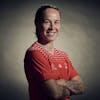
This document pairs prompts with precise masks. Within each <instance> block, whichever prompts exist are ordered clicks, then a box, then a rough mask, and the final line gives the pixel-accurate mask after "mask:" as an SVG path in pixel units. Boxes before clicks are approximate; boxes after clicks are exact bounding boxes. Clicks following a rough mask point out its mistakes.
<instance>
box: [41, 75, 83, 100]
mask: <svg viewBox="0 0 100 100" xmlns="http://www.w3.org/2000/svg"><path fill="white" fill-rule="evenodd" d="M43 88H44V91H45V93H46V95H48V96H50V97H52V98H53V99H64V98H66V97H69V96H71V95H78V94H82V93H83V91H84V86H83V82H82V80H81V78H80V76H75V77H74V78H72V79H71V80H64V79H59V80H53V79H50V80H47V81H45V82H44V84H43Z"/></svg>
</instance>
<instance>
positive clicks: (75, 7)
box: [0, 0, 100, 100]
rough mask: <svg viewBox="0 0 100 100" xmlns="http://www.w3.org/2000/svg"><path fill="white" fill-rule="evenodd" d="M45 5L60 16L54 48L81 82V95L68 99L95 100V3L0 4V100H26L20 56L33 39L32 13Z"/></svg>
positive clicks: (98, 23) (98, 28) (98, 48)
mask: <svg viewBox="0 0 100 100" xmlns="http://www.w3.org/2000/svg"><path fill="white" fill-rule="evenodd" d="M48 3H49V4H53V5H55V6H57V7H58V8H60V9H61V13H62V28H61V32H60V36H59V38H58V39H57V41H56V42H55V45H56V47H58V48H60V49H62V50H64V51H66V52H68V54H69V56H70V58H71V60H72V63H73V65H74V66H75V68H76V69H77V70H78V72H79V73H80V75H81V77H82V78H83V80H84V82H85V93H84V94H83V95H81V96H73V97H71V98H72V100H99V99H100V75H99V73H100V71H99V67H100V54H99V52H100V40H99V39H100V7H99V6H100V3H99V0H94V1H93V0H32V1H31V0H27V1H25V0H23V1H21V0H12V1H11V0H8V1H7V0H3V1H0V100H28V89H27V88H28V84H27V80H26V77H25V74H24V67H23V59H24V54H25V51H26V49H27V48H28V47H29V46H30V45H31V44H32V43H33V42H34V41H35V40H36V36H35V35H34V33H35V27H34V24H33V22H34V14H35V11H36V9H37V8H38V7H39V6H40V5H41V4H48Z"/></svg>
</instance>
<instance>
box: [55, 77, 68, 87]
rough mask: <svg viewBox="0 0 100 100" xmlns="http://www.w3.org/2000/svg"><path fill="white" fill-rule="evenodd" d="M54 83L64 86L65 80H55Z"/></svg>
mask: <svg viewBox="0 0 100 100" xmlns="http://www.w3.org/2000/svg"><path fill="white" fill-rule="evenodd" d="M56 83H57V85H60V86H66V80H64V79H59V80H56Z"/></svg>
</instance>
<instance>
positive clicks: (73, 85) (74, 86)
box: [65, 80, 84, 95]
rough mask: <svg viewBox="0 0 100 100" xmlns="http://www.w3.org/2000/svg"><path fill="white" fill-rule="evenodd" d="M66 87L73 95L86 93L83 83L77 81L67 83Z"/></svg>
mask: <svg viewBox="0 0 100 100" xmlns="http://www.w3.org/2000/svg"><path fill="white" fill-rule="evenodd" d="M65 87H66V88H67V89H69V90H70V92H71V94H72V95H77V94H82V93H83V91H84V87H83V83H82V82H79V81H77V80H70V81H66V84H65Z"/></svg>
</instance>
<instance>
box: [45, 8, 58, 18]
mask: <svg viewBox="0 0 100 100" xmlns="http://www.w3.org/2000/svg"><path fill="white" fill-rule="evenodd" d="M43 15H44V17H45V16H55V17H56V16H57V17H60V13H59V11H58V10H56V9H54V8H47V9H46V10H45V11H44V13H43Z"/></svg>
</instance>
